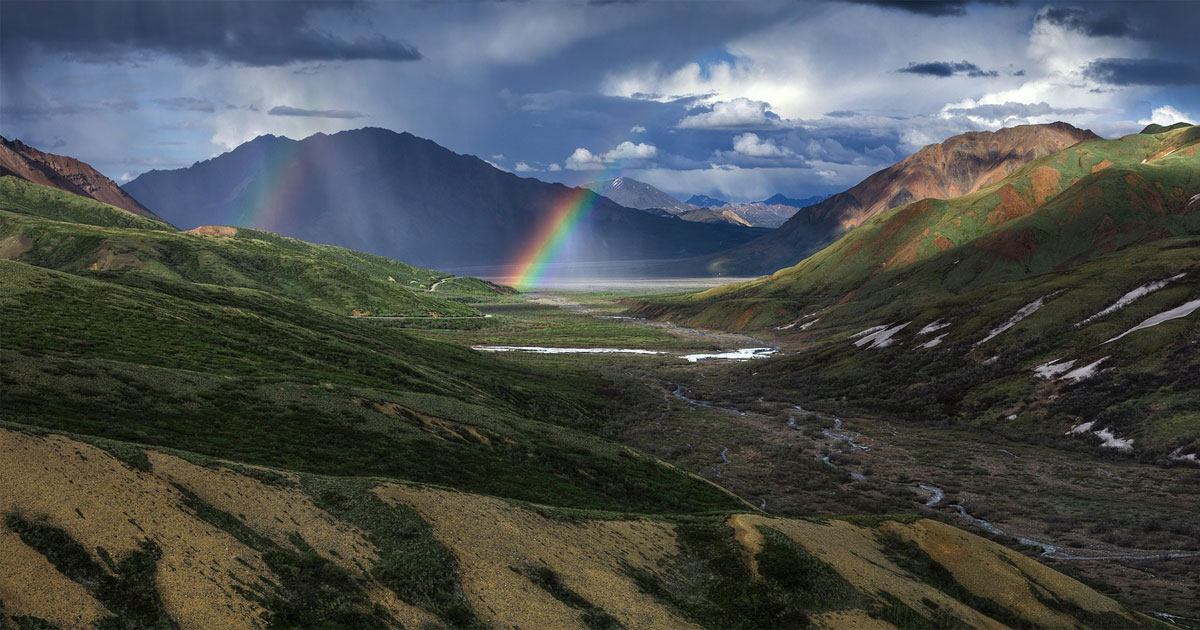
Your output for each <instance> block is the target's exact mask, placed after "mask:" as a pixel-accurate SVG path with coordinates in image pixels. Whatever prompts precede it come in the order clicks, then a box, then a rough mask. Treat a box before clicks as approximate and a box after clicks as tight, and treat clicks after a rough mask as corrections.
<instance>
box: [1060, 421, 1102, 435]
mask: <svg viewBox="0 0 1200 630" xmlns="http://www.w3.org/2000/svg"><path fill="white" fill-rule="evenodd" d="M1095 424H1096V421H1095V420H1093V421H1091V422H1084V423H1083V424H1077V425H1075V426H1073V427H1071V430H1070V431H1067V435H1079V434H1080V433H1087V432H1088V431H1091V430H1092V426H1093V425H1095Z"/></svg>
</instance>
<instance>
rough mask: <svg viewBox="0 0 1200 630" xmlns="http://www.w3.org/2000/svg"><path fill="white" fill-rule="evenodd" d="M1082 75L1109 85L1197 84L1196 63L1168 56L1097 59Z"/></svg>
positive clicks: (1199, 76) (1198, 71) (1198, 69)
mask: <svg viewBox="0 0 1200 630" xmlns="http://www.w3.org/2000/svg"><path fill="white" fill-rule="evenodd" d="M1083 76H1085V77H1087V78H1088V79H1091V80H1092V81H1096V82H1097V83H1107V84H1109V85H1160V86H1163V85H1197V84H1200V65H1198V64H1197V63H1195V62H1183V61H1172V60H1169V59H1119V58H1116V59H1113V58H1110V59H1097V60H1096V61H1093V62H1092V63H1090V64H1088V65H1087V67H1086V68H1084V70H1083Z"/></svg>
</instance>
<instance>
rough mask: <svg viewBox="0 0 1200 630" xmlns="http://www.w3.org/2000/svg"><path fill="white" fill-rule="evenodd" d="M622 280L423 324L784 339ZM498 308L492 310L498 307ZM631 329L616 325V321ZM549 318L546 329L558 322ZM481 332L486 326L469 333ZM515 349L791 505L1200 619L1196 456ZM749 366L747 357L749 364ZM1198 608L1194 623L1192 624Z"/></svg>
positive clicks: (689, 454) (717, 339) (670, 453)
mask: <svg viewBox="0 0 1200 630" xmlns="http://www.w3.org/2000/svg"><path fill="white" fill-rule="evenodd" d="M626 297H627V296H625V295H623V294H620V293H605V294H588V293H580V292H559V293H546V294H540V295H536V296H534V297H533V299H531V300H529V301H528V302H522V301H516V302H513V303H509V304H495V305H477V306H479V308H480V309H481V310H483V311H485V312H488V313H492V314H494V315H495V316H496V317H497V318H500V319H499V320H497V321H501V322H503V321H507V323H506V324H504V325H502V326H498V327H497V328H495V329H493V330H490V331H470V332H468V331H461V330H458V331H455V330H425V331H423V332H421V334H423V335H428V336H431V337H435V338H442V339H454V340H458V341H462V342H466V343H471V342H473V341H474V340H478V339H484V340H486V341H487V342H488V343H506V344H514V345H516V344H520V345H538V344H540V343H545V342H547V341H548V340H553V341H554V343H561V344H567V343H571V344H574V345H584V346H586V345H590V344H603V345H604V346H606V347H607V346H614V345H618V344H616V343H615V342H614V339H615V340H625V341H627V342H628V343H630V344H631V345H623V344H622V345H621V347H637V348H653V349H660V350H661V349H668V348H674V349H678V350H680V351H684V350H689V351H690V350H694V349H697V348H700V347H707V348H710V349H713V350H716V349H721V350H730V349H734V348H743V347H752V346H776V347H777V346H779V344H781V343H782V344H784V347H782V348H781V349H780V351H781V352H782V353H790V352H797V351H801V350H802V348H797V347H789V346H788V345H787V344H788V343H789V342H788V340H787V339H786V338H783V339H777V338H756V337H763V335H756V337H749V336H746V335H738V334H733V333H725V332H719V331H709V330H695V329H689V328H683V327H679V326H675V325H671V324H665V323H661V322H651V321H645V320H637V319H628V318H622V317H621V316H620V313H621V312H623V311H624V308H625V307H624V305H623V303H624V302H625V301H626V300H625V298H626ZM493 319H495V318H493ZM614 326H615V327H624V329H626V332H624V333H621V334H613V333H612V330H613V329H614V328H613V327H614ZM552 331H553V332H552ZM476 335H479V336H476ZM506 358H508V359H511V360H513V361H518V362H523V363H532V364H537V365H540V366H553V367H555V369H562V370H570V371H580V372H591V371H599V372H601V373H602V374H604V376H605V378H607V379H609V380H612V381H614V382H617V383H620V384H623V385H621V386H622V387H623V388H625V389H627V390H629V391H637V392H639V394H640V395H641V396H643V397H645V402H643V404H642V405H639V406H638V407H637V408H636V409H631V410H630V413H629V415H628V417H625V418H621V419H614V422H613V424H612V426H609V427H607V428H606V429H605V431H606V437H611V438H613V439H616V440H617V441H619V442H622V443H625V444H628V445H630V446H633V447H635V448H637V449H639V450H642V451H644V452H648V453H650V454H652V455H654V456H656V457H659V458H661V459H663V460H665V461H668V462H670V463H672V464H675V465H677V466H679V467H681V468H683V469H684V470H687V471H689V472H692V473H694V474H697V475H700V476H702V477H704V478H706V479H708V480H710V481H712V482H713V483H716V484H718V485H720V486H722V487H723V488H726V489H728V490H730V491H732V492H734V493H736V494H737V495H738V496H739V497H741V498H743V499H744V500H745V501H747V503H749V504H750V505H753V506H755V507H758V508H759V509H761V510H762V511H763V512H764V513H767V514H776V515H787V516H812V515H846V514H862V515H867V514H878V513H904V512H918V513H920V514H922V515H925V516H927V517H930V518H934V519H938V520H942V521H944V522H947V523H950V524H953V525H956V526H958V527H963V528H965V529H968V530H970V531H974V532H976V533H978V534H980V535H983V536H988V537H990V538H992V539H993V540H995V541H997V542H999V543H1001V544H1004V545H1007V546H1009V547H1011V548H1012V549H1015V550H1018V551H1020V552H1022V553H1024V554H1025V555H1027V556H1029V557H1032V558H1036V559H1038V560H1039V561H1040V562H1043V563H1046V564H1048V565H1050V566H1052V567H1054V568H1055V569H1058V570H1059V571H1062V572H1064V573H1067V574H1068V575H1073V576H1075V577H1077V578H1079V579H1081V580H1083V581H1085V582H1086V583H1088V584H1090V585H1092V586H1093V587H1095V588H1097V589H1098V590H1100V591H1101V592H1104V593H1107V594H1109V595H1111V596H1113V597H1116V598H1118V599H1120V600H1122V601H1124V602H1126V603H1127V604H1130V605H1131V606H1133V607H1134V608H1136V609H1137V610H1139V611H1142V612H1145V613H1147V614H1159V613H1161V614H1162V615H1161V618H1163V619H1174V623H1178V624H1181V625H1183V626H1195V627H1200V621H1195V620H1196V619H1200V603H1198V602H1200V599H1198V598H1197V593H1198V591H1197V585H1200V523H1197V522H1196V520H1195V517H1194V515H1195V514H1196V513H1200V484H1197V483H1196V482H1197V481H1198V480H1200V469H1197V468H1196V467H1193V466H1176V467H1161V466H1155V465H1150V464H1146V463H1142V462H1139V461H1137V460H1135V459H1134V458H1132V457H1129V456H1127V455H1122V454H1118V453H1112V454H1104V455H1097V454H1096V453H1095V452H1093V451H1090V450H1084V449H1079V450H1064V449H1062V448H1056V447H1052V446H1045V445H1041V444H1037V443H1032V442H1020V441H1014V440H1012V439H1009V438H1007V437H1005V436H1002V435H998V434H995V433H993V432H990V431H986V430H981V429H979V428H971V427H957V426H943V425H929V424H925V423H906V422H898V421H895V420H892V419H889V418H885V417H870V416H869V415H867V414H862V413H858V414H855V415H853V416H848V417H845V418H837V417H835V415H834V414H835V413H836V412H837V410H836V409H827V410H825V413H818V412H813V411H810V410H806V409H805V408H804V407H805V400H804V399H803V397H802V392H797V393H793V395H795V396H796V397H795V398H787V397H786V396H783V395H781V392H779V391H777V390H775V389H774V388H772V387H763V388H761V391H759V392H757V393H756V392H754V391H747V389H748V388H753V385H752V384H751V385H749V386H748V385H747V384H746V381H745V380H743V379H738V380H733V379H730V378H728V371H729V367H730V364H729V363H727V362H720V361H700V362H697V363H687V362H683V361H680V360H678V358H677V357H674V356H631V355H603V356H598V355H578V354H575V355H573V354H557V355H543V354H520V355H518V354H511V355H506ZM751 365H753V364H751ZM1189 619H1191V621H1189Z"/></svg>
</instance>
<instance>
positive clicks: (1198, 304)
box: [1100, 300, 1200, 345]
mask: <svg viewBox="0 0 1200 630" xmlns="http://www.w3.org/2000/svg"><path fill="white" fill-rule="evenodd" d="M1196 309H1200V300H1192V301H1191V302H1186V303H1184V304H1182V305H1180V306H1176V307H1175V308H1173V309H1171V310H1169V311H1165V312H1163V313H1159V314H1158V315H1155V316H1153V317H1150V318H1147V319H1146V321H1144V322H1142V323H1140V324H1138V325H1137V326H1134V327H1133V328H1130V329H1129V330H1126V331H1125V332H1123V333H1121V334H1119V335H1117V336H1116V337H1113V338H1112V339H1109V340H1108V341H1105V342H1104V343H1112V342H1114V341H1116V340H1118V339H1120V338H1121V337H1124V336H1125V335H1128V334H1129V333H1132V332H1137V331H1139V330H1142V329H1143V328H1150V327H1151V326H1157V325H1159V324H1161V323H1163V322H1167V321H1171V320H1172V319H1180V318H1183V317H1187V316H1188V315H1191V314H1192V313H1193V312H1195V310H1196ZM1100 345H1104V344H1103V343H1102V344H1100Z"/></svg>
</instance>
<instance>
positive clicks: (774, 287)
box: [635, 127, 1200, 460]
mask: <svg viewBox="0 0 1200 630" xmlns="http://www.w3.org/2000/svg"><path fill="white" fill-rule="evenodd" d="M1198 148H1200V127H1185V128H1178V129H1174V130H1171V131H1166V132H1164V133H1161V134H1156V135H1147V134H1137V135H1132V136H1127V137H1125V138H1121V139H1119V140H1097V141H1089V142H1085V143H1081V144H1080V145H1077V146H1075V147H1072V148H1070V149H1068V150H1067V151H1064V152H1062V153H1059V154H1055V155H1052V156H1049V157H1047V158H1045V159H1043V160H1039V161H1036V162H1033V163H1031V164H1029V165H1028V166H1027V167H1025V168H1023V169H1022V170H1021V171H1018V172H1016V173H1014V174H1013V176H1011V177H1009V178H1007V179H1006V180H1004V181H1002V182H1000V183H999V184H997V185H996V186H993V187H990V188H988V189H984V190H981V191H979V192H978V193H975V194H972V195H967V196H964V197H960V198H957V199H951V200H947V201H940V200H925V201H921V202H916V203H913V204H910V205H908V206H903V207H900V208H897V209H895V210H893V211H890V212H888V213H885V214H884V215H880V216H879V217H877V218H876V219H874V220H872V221H870V222H868V223H867V224H865V225H864V226H862V227H860V228H858V229H856V230H854V231H852V232H850V233H849V234H847V235H846V236H845V237H844V238H842V239H841V240H839V241H838V242H837V243H835V244H834V245H832V246H830V247H829V248H827V249H826V250H823V251H822V252H820V253H818V254H816V255H814V256H812V257H811V258H809V259H807V260H805V261H804V262H802V263H800V264H799V265H797V266H795V267H792V268H789V269H785V270H782V271H780V272H778V273H776V274H774V275H772V276H770V277H766V278H762V279H759V280H756V281H754V282H750V283H746V284H741V285H731V286H726V287H720V288H717V289H713V290H710V291H707V292H704V293H700V294H694V295H685V296H676V297H671V298H666V299H663V300H660V301H656V302H653V303H646V304H642V305H640V306H639V307H637V308H636V309H635V310H636V311H637V312H639V313H640V314H643V315H649V316H657V317H665V318H672V319H675V320H677V321H681V322H686V323H689V324H691V325H702V326H711V327H723V328H742V329H755V328H757V329H771V330H774V331H777V332H778V334H780V335H783V336H784V338H785V342H784V343H785V345H794V346H799V347H800V348H802V350H800V351H794V352H785V353H783V356H782V357H781V358H779V359H777V360H774V361H771V362H769V363H763V364H759V365H757V366H755V367H754V368H753V372H754V375H753V376H752V375H751V374H748V373H743V374H742V378H745V379H746V380H747V382H746V383H744V385H746V386H751V385H753V386H756V387H759V388H763V387H765V388H766V389H768V390H770V391H773V392H775V393H776V394H777V395H779V396H781V397H782V396H784V395H792V396H795V395H797V393H798V392H802V395H803V398H804V399H805V400H806V401H807V402H806V403H805V404H806V405H808V404H810V403H811V404H816V405H818V406H820V405H824V406H826V407H827V408H830V409H841V410H845V409H850V408H852V409H858V410H860V411H862V412H863V413H871V414H886V415H888V416H889V417H899V418H909V419H916V420H928V421H936V422H955V423H960V422H966V423H970V424H973V425H977V426H983V427H988V428H989V429H992V430H996V431H1000V432H1002V433H1005V434H1008V435H1011V436H1013V437H1018V438H1021V439H1038V440H1049V441H1051V442H1052V443H1061V444H1062V445H1068V446H1073V447H1093V448H1102V447H1101V446H1100V440H1099V439H1098V438H1093V437H1091V434H1087V435H1083V436H1078V435H1073V436H1069V437H1068V436H1065V435H1064V434H1065V433H1066V431H1067V430H1068V429H1070V428H1071V427H1075V426H1079V425H1082V424H1084V423H1086V422H1092V423H1094V424H1093V425H1091V426H1093V427H1094V430H1095V431H1102V430H1107V431H1109V432H1110V434H1111V435H1112V436H1115V437H1117V438H1119V439H1120V440H1130V439H1131V440H1133V442H1132V447H1130V448H1125V447H1123V446H1120V444H1121V442H1110V443H1109V449H1117V450H1122V451H1126V452H1129V451H1132V452H1136V453H1142V454H1143V455H1144V456H1146V457H1150V458H1160V459H1163V460H1167V459H1169V457H1172V456H1174V457H1183V456H1186V455H1187V454H1189V453H1196V452H1197V451H1200V416H1197V415H1196V413H1195V410H1196V409H1200V394H1198V393H1197V392H1200V382H1198V381H1197V380H1196V379H1197V376H1196V375H1197V374H1200V352H1198V351H1197V341H1198V340H1200V314H1198V313H1197V312H1192V311H1188V310H1187V309H1186V308H1184V309H1183V310H1182V311H1180V316H1179V317H1178V318H1174V319H1170V320H1167V321H1163V322H1161V323H1158V324H1156V325H1154V326H1150V327H1147V328H1144V329H1142V330H1138V331H1136V332H1133V333H1131V334H1129V335H1127V336H1124V337H1122V338H1120V339H1117V340H1114V341H1112V342H1110V343H1105V342H1106V341H1108V340H1112V339H1114V338H1115V337H1117V336H1119V335H1121V334H1122V333H1124V332H1125V331H1128V330H1130V329H1132V328H1133V327H1135V326H1137V325H1139V324H1140V323H1142V322H1144V321H1146V320H1148V319H1149V318H1151V317H1152V316H1156V315H1160V314H1163V313H1166V312H1168V311H1171V310H1172V309H1176V308H1178V307H1186V305H1188V304H1191V303H1192V301H1194V300H1198V299H1200V236H1198V235H1200V200H1198V199H1197V196H1196V195H1197V193H1200V155H1198V154H1197V150H1198ZM1093 171H1095V172H1093ZM947 242H948V243H947ZM943 246H944V247H943ZM1127 294H1130V295H1131V296H1132V297H1129V298H1126V299H1124V300H1123V299H1122V298H1123V296H1127ZM1117 304H1119V306H1114V305H1117ZM1110 307H1112V308H1110ZM879 330H884V331H890V332H891V336H890V337H888V336H887V335H886V334H885V338H884V339H883V340H882V341H883V342H882V343H880V344H878V345H877V344H876V341H879V339H878V338H872V337H869V336H870V335H871V334H872V332H876V331H879ZM864 338H866V340H865V341H864ZM935 340H936V341H935ZM857 342H861V343H857ZM1055 360H1057V361H1058V362H1059V363H1060V364H1063V363H1066V362H1068V361H1069V362H1072V363H1071V364H1070V366H1069V367H1067V368H1063V369H1062V370H1060V371H1059V372H1057V373H1053V374H1049V375H1042V376H1039V374H1038V373H1037V372H1036V371H1035V368H1037V367H1038V366H1041V365H1043V364H1046V363H1048V362H1051V361H1055ZM1097 362H1099V363H1097ZM1087 366H1092V369H1091V370H1083V371H1082V372H1080V373H1075V372H1074V370H1079V369H1082V368H1085V367H1087ZM1072 374H1075V375H1076V376H1078V378H1075V377H1071V375H1072ZM785 393H786V394H785ZM1110 452H1111V451H1110Z"/></svg>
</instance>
